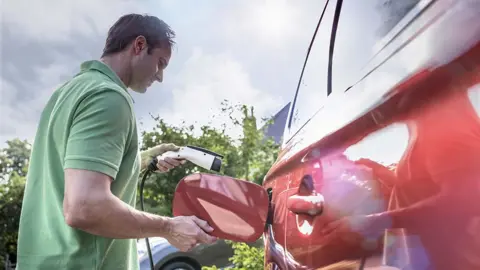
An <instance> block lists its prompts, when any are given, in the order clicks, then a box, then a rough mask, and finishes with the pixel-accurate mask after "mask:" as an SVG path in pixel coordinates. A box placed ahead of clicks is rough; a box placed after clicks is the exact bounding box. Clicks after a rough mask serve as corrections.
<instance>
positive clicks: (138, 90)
mask: <svg viewBox="0 0 480 270" xmlns="http://www.w3.org/2000/svg"><path fill="white" fill-rule="evenodd" d="M130 89H132V91H134V92H136V93H139V94H143V93H145V92H147V87H130Z"/></svg>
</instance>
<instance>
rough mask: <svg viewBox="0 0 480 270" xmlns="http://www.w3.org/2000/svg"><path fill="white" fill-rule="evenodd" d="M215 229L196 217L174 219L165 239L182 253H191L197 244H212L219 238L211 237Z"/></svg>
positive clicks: (170, 221)
mask: <svg viewBox="0 0 480 270" xmlns="http://www.w3.org/2000/svg"><path fill="white" fill-rule="evenodd" d="M212 231H213V228H212V227H210V226H209V225H208V223H207V222H206V221H204V220H201V219H199V218H197V217H195V216H188V217H185V216H181V217H174V218H171V219H170V220H169V230H168V233H167V236H166V237H165V238H166V239H167V240H168V242H169V243H170V244H171V245H173V246H174V247H176V248H178V249H179V250H180V251H182V252H186V251H189V250H190V249H192V248H193V247H195V246H196V245H197V244H202V243H203V244H212V243H214V242H215V241H216V240H217V238H216V237H214V236H211V235H209V234H208V233H211V232H212Z"/></svg>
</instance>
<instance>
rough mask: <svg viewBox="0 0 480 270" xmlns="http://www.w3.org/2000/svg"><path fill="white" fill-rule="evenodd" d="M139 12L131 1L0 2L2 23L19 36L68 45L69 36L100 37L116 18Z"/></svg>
mask: <svg viewBox="0 0 480 270" xmlns="http://www.w3.org/2000/svg"><path fill="white" fill-rule="evenodd" d="M139 9H140V8H139V5H138V2H137V1H134V0H118V1H116V0H102V1H95V0H83V1H63V0H49V1H48V2H45V1H29V0H15V1H4V2H3V6H2V15H3V18H2V21H3V23H6V24H8V25H9V27H11V28H15V29H16V31H15V33H16V34H17V35H20V36H28V37H30V38H32V39H35V40H42V41H44V42H51V41H55V42H67V43H69V42H70V41H71V40H70V37H71V34H72V33H76V34H80V35H83V36H91V35H94V34H95V33H99V32H100V33H102V34H103V33H104V32H106V30H108V27H109V26H110V24H112V23H113V22H114V21H115V20H116V19H117V18H118V16H120V15H122V14H123V13H125V12H136V11H139Z"/></svg>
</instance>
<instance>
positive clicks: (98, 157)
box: [63, 90, 214, 250]
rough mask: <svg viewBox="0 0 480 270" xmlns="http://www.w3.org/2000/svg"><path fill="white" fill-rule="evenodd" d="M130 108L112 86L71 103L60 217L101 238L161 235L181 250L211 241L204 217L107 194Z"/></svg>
mask: <svg viewBox="0 0 480 270" xmlns="http://www.w3.org/2000/svg"><path fill="white" fill-rule="evenodd" d="M131 110H132V108H131V106H130V105H129V103H128V101H127V99H126V97H124V96H123V95H122V94H120V93H118V92H115V91H113V90H104V91H97V92H96V93H93V94H90V95H89V96H87V97H85V98H83V100H82V102H81V103H80V104H79V105H78V107H77V108H76V110H75V116H74V119H73V121H72V124H71V127H70V131H69V136H68V142H67V145H66V149H65V160H64V172H65V173H64V175H65V194H64V199H63V212H64V216H65V222H66V223H67V224H68V225H69V226H71V227H74V228H77V229H80V230H83V231H86V232H89V233H91V234H95V235H100V236H103V237H110V238H144V237H152V236H161V237H165V238H167V239H168V240H169V241H170V243H172V244H173V245H175V246H176V247H177V248H179V249H180V250H186V249H188V248H190V247H191V245H193V244H196V243H197V242H210V241H213V240H214V238H213V237H211V236H209V235H207V234H206V233H205V231H207V232H210V231H211V230H212V229H211V228H210V227H209V226H208V224H207V223H206V222H205V221H202V220H199V219H197V218H195V217H175V218H166V217H160V216H157V215H153V214H149V213H146V212H141V211H138V210H136V209H134V208H133V207H131V206H129V205H128V204H126V203H124V202H123V201H121V200H120V199H119V198H117V197H116V196H115V195H114V194H112V193H111V191H110V185H111V183H112V182H114V181H116V177H117V173H118V171H119V168H120V165H121V163H122V161H123V156H124V153H125V151H126V147H128V145H130V141H129V140H130V138H131V136H132V134H133V125H134V123H135V122H134V121H135V119H133V116H132V112H131ZM202 229H203V230H202Z"/></svg>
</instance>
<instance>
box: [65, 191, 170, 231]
mask: <svg viewBox="0 0 480 270" xmlns="http://www.w3.org/2000/svg"><path fill="white" fill-rule="evenodd" d="M94 201H95V200H94ZM70 215H75V216H72V217H71V218H70V223H73V224H69V225H71V226H72V227H76V228H78V229H80V230H83V231H86V232H88V233H91V234H94V235H99V236H103V237H107V238H117V239H122V238H123V239H125V238H146V237H165V236H166V235H168V234H169V231H170V222H169V220H170V219H169V218H167V217H161V216H157V215H153V214H150V213H146V212H141V211H138V210H136V209H135V208H133V207H131V206H130V205H128V204H126V203H124V202H123V201H121V200H120V199H118V198H117V197H115V196H114V195H111V196H108V197H106V198H104V199H99V200H96V201H95V203H86V204H85V206H84V207H83V209H78V210H77V211H75V212H72V213H71V214H70ZM66 219H67V223H68V222H69V218H68V217H67V218H66Z"/></svg>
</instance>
